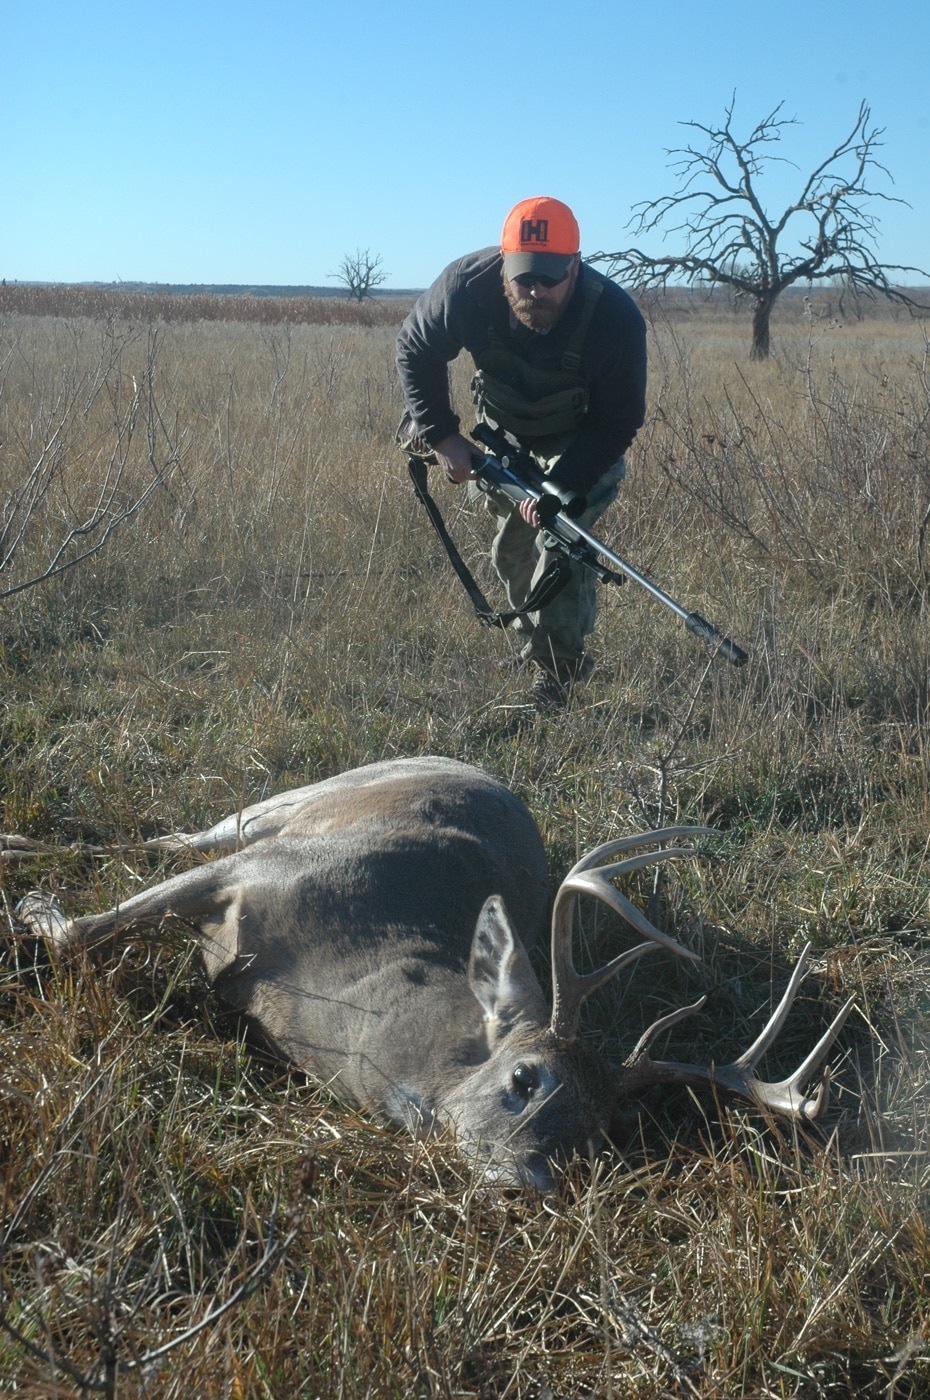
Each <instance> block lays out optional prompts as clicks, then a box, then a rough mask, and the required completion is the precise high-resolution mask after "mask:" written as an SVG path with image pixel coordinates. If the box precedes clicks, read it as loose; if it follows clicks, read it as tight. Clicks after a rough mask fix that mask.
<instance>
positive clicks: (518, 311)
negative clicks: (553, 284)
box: [504, 278, 564, 331]
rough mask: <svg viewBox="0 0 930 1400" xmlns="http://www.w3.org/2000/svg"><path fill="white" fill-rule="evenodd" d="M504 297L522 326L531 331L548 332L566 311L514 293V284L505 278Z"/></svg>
mask: <svg viewBox="0 0 930 1400" xmlns="http://www.w3.org/2000/svg"><path fill="white" fill-rule="evenodd" d="M504 296H505V297H506V298H507V302H508V305H509V306H510V309H511V311H512V312H513V314H514V315H515V316H516V318H517V320H518V321H519V322H520V325H521V326H526V327H527V329H528V330H531V331H547V330H548V329H549V327H550V326H554V325H555V323H556V321H558V319H559V318H560V316H561V315H562V312H563V310H564V307H561V306H546V305H544V304H542V303H541V302H538V301H536V300H535V299H534V298H533V297H531V296H529V295H526V296H520V295H518V293H517V292H515V291H514V288H513V284H512V283H510V282H509V281H508V280H507V279H506V278H504Z"/></svg>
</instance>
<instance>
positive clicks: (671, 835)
mask: <svg viewBox="0 0 930 1400" xmlns="http://www.w3.org/2000/svg"><path fill="white" fill-rule="evenodd" d="M719 835H720V833H719V831H718V830H717V829H716V827H713V826H666V827H662V828H661V829H660V830H657V831H641V832H639V833H638V834H637V835H635V836H618V837H616V839H615V840H613V841H604V842H603V843H602V844H601V845H600V846H595V847H594V850H593V851H588V853H587V855H583V856H582V857H581V860H579V861H578V862H577V863H576V864H575V865H573V866H572V868H571V870H570V871H569V872H568V874H567V875H566V877H565V878H566V880H570V879H571V878H572V876H573V875H577V874H579V873H580V872H581V871H582V870H590V869H591V868H592V866H595V865H597V863H598V861H601V860H606V859H607V857H608V856H615V855H618V854H619V852H620V851H635V850H636V849H637V848H638V847H639V846H653V845H659V844H660V843H661V842H663V841H679V840H681V838H682V837H683V836H686V837H691V836H719ZM675 849H676V851H677V853H678V854H679V855H693V854H694V851H693V850H692V849H691V848H690V847H688V848H685V847H683V846H678V847H676V848H675ZM653 859H655V853H652V854H651V855H650V854H648V853H647V854H646V855H645V856H640V857H638V860H639V862H640V863H639V864H638V865H631V866H629V867H628V868H629V869H631V870H634V869H635V870H641V869H642V867H643V865H648V864H649V862H650V861H651V860H653ZM626 868H627V866H626V862H625V861H623V862H621V863H620V864H619V865H618V866H617V867H616V869H617V871H618V872H619V871H620V870H623V869H626Z"/></svg>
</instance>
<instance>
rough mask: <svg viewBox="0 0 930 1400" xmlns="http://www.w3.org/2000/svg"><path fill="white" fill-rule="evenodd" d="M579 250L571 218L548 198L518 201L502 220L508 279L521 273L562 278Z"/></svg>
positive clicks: (574, 222)
mask: <svg viewBox="0 0 930 1400" xmlns="http://www.w3.org/2000/svg"><path fill="white" fill-rule="evenodd" d="M580 247H581V236H580V234H579V232H578V223H577V221H576V219H575V216H574V214H573V213H572V211H571V210H570V209H569V207H568V205H567V204H563V203H562V202H561V200H558V199H551V198H550V197H549V196H548V195H534V196H533V198H532V199H521V201H520V203H519V204H515V205H514V207H513V208H512V209H511V211H510V213H509V214H508V215H507V217H506V219H505V220H504V229H503V232H502V233H501V252H502V253H503V255H504V272H505V274H506V276H507V277H519V276H520V275H521V274H522V273H524V272H539V273H541V274H542V275H543V276H544V277H563V276H564V275H565V273H566V272H568V269H569V267H570V266H571V261H572V258H573V257H574V256H575V254H576V253H577V252H578V250H579V248H580Z"/></svg>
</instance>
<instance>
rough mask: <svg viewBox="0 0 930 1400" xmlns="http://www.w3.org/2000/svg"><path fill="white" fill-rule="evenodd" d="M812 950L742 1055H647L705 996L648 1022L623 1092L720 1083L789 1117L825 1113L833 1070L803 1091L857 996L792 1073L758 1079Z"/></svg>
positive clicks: (626, 1073) (808, 1117)
mask: <svg viewBox="0 0 930 1400" xmlns="http://www.w3.org/2000/svg"><path fill="white" fill-rule="evenodd" d="M809 951H810V944H808V945H807V947H805V948H804V950H803V951H802V953H801V956H800V958H799V959H798V962H797V964H796V966H795V968H794V970H793V972H792V974H791V977H790V979H789V982H788V986H787V987H786V988H785V992H784V995H783V996H782V998H781V1001H780V1002H779V1003H778V1006H777V1007H776V1008H775V1010H774V1011H773V1012H772V1015H771V1016H770V1017H769V1019H768V1021H767V1022H766V1024H765V1026H764V1027H763V1029H762V1032H761V1034H760V1035H759V1036H757V1038H756V1039H755V1040H754V1041H753V1043H752V1045H750V1047H749V1049H748V1050H744V1051H743V1053H742V1055H740V1056H739V1057H738V1058H737V1059H736V1060H734V1061H733V1063H732V1064H729V1065H689V1064H681V1063H679V1062H678V1061H675V1060H652V1059H650V1058H649V1054H648V1050H649V1046H650V1045H651V1044H652V1042H653V1041H654V1040H655V1038H656V1036H657V1035H659V1034H661V1032H662V1031H664V1030H668V1029H669V1028H670V1027H671V1026H673V1025H674V1024H675V1023H676V1021H679V1020H681V1018H682V1017H683V1016H689V1015H691V1014H692V1013H693V1012H695V1011H698V1010H700V1008H701V1007H702V1006H703V1004H704V999H703V998H702V999H701V1001H699V1002H697V1003H696V1004H695V1005H694V1006H688V1007H684V1008H683V1009H682V1010H681V1011H674V1012H672V1013H671V1014H670V1015H668V1016H663V1017H662V1018H661V1019H660V1020H658V1021H656V1022H655V1024H654V1025H652V1026H650V1027H649V1029H648V1030H647V1031H646V1033H645V1034H644V1035H643V1036H642V1037H641V1039H640V1041H639V1043H638V1045H637V1046H636V1049H635V1050H634V1051H633V1053H632V1055H631V1056H630V1058H629V1059H628V1060H627V1062H626V1064H625V1065H624V1066H623V1081H622V1091H623V1092H624V1093H625V1094H627V1093H632V1092H635V1091H637V1090H638V1089H640V1088H642V1086H643V1085H645V1084H649V1083H660V1084H696V1085H705V1084H712V1085H715V1086H717V1087H718V1088H721V1089H727V1090H729V1091H730V1092H731V1093H734V1094H739V1095H740V1096H741V1097H743V1098H745V1099H749V1100H750V1101H751V1102H752V1103H755V1104H758V1105H759V1107H760V1108H767V1109H770V1110H771V1111H772V1112H773V1113H779V1114H781V1115H782V1116H784V1117H786V1118H794V1119H805V1120H807V1121H808V1122H813V1121H815V1120H816V1119H817V1118H819V1117H821V1115H822V1114H823V1112H824V1111H825V1109H826V1107H827V1103H828V1102H829V1095H830V1074H829V1071H828V1070H824V1072H823V1074H822V1075H821V1078H820V1083H819V1084H818V1086H817V1089H816V1091H815V1092H814V1093H813V1094H812V1095H805V1094H804V1092H803V1087H804V1085H805V1083H806V1082H807V1081H808V1080H809V1079H810V1076H811V1074H812V1073H813V1071H814V1070H815V1069H816V1068H817V1066H818V1065H819V1064H820V1063H821V1061H822V1060H823V1058H824V1056H825V1055H826V1053H827V1051H828V1050H829V1049H830V1047H831V1045H832V1044H833V1042H834V1041H835V1040H836V1038H837V1036H838V1035H839V1033H840V1031H841V1030H842V1028H843V1025H844V1024H845V1021H846V1018H847V1016H848V1015H849V1013H850V1011H851V1010H852V1007H853V1005H854V998H852V997H850V998H849V1000H848V1001H847V1002H846V1004H845V1005H844V1006H842V1007H841V1008H840V1010H839V1012H838V1013H837V1015H836V1016H835V1017H834V1018H833V1020H832V1022H831V1023H830V1025H829V1026H828V1027H827V1029H826V1030H825V1031H824V1033H823V1035H822V1036H821V1037H820V1039H819V1040H818V1041H817V1044H816V1045H815V1046H814V1048H813V1049H812V1050H811V1051H810V1052H809V1054H808V1055H807V1056H806V1057H805V1059H804V1060H803V1062H802V1063H801V1064H800V1065H799V1066H798V1068H797V1069H796V1070H795V1071H794V1073H793V1074H790V1075H788V1077H787V1079H782V1080H779V1081H778V1082H777V1083H768V1082H767V1081H765V1080H763V1079H759V1078H758V1077H757V1075H756V1074H755V1068H756V1065H757V1064H758V1063H759V1060H760V1059H761V1058H762V1056H763V1055H764V1054H765V1052H766V1051H767V1050H768V1049H769V1048H770V1047H771V1046H772V1045H773V1044H774V1042H775V1040H776V1038H777V1036H778V1034H779V1032H780V1031H781V1028H782V1026H783V1025H784V1023H785V1019H786V1017H787V1015H788V1012H789V1011H790V1009H791V1006H792V1004H793V1002H794V999H795V997H796V996H797V991H798V987H799V986H800V983H801V979H802V978H803V976H804V973H805V971H806V968H807V955H808V952H809Z"/></svg>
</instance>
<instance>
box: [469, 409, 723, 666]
mask: <svg viewBox="0 0 930 1400" xmlns="http://www.w3.org/2000/svg"><path fill="white" fill-rule="evenodd" d="M471 436H472V437H473V438H474V439H475V441H476V442H478V443H480V444H481V446H482V447H484V448H485V449H486V451H484V452H476V453H474V454H473V455H472V466H473V467H474V471H475V483H476V485H477V486H478V487H479V489H480V490H483V491H489V490H492V489H493V490H494V491H495V492H496V493H497V494H499V495H503V496H505V497H506V498H507V499H508V500H511V501H513V503H514V505H519V504H520V503H521V501H526V500H532V501H534V502H535V504H536V513H537V515H538V516H539V520H540V523H541V526H542V529H543V530H544V531H545V534H546V547H547V549H549V550H550V551H553V552H556V553H561V554H563V555H565V556H567V558H569V559H571V560H573V561H574V562H575V563H577V564H580V565H581V566H582V567H583V568H585V569H588V570H590V572H591V573H593V574H595V575H596V577H597V578H599V579H600V581H601V582H602V583H614V584H621V583H623V582H625V580H626V579H632V581H633V582H634V583H638V584H639V585H640V586H641V587H642V588H645V589H646V591H647V593H651V594H652V596H653V598H655V599H657V600H658V602H660V603H663V604H664V605H665V607H667V608H670V609H671V611H672V612H673V613H676V614H677V615H678V617H680V618H681V620H682V622H684V624H685V627H686V628H687V629H688V631H689V632H691V633H692V635H693V636H695V637H697V638H698V639H699V640H700V641H702V642H705V643H706V644H707V645H708V646H709V647H711V648H712V649H713V650H714V651H718V652H719V653H720V655H721V656H723V657H724V658H725V659H726V660H727V661H729V662H731V664H732V665H734V666H743V665H745V663H746V662H747V661H748V660H749V657H748V654H747V653H746V652H745V651H743V648H742V647H740V646H737V644H736V642H734V641H731V639H730V638H729V637H725V636H724V635H723V633H722V632H721V631H719V629H718V628H716V627H715V626H714V625H713V623H712V622H708V621H707V618H706V617H702V616H701V614H700V613H697V612H689V611H688V609H687V608H684V607H682V606H681V604H680V603H676V602H675V599H674V598H672V597H670V596H669V595H668V593H666V592H665V591H664V590H663V589H661V588H659V587H658V585H657V584H655V583H653V582H652V581H651V579H648V578H647V577H646V576H645V574H641V573H640V571H639V570H638V569H635V568H634V567H633V565H632V564H628V563H627V561H626V560H625V559H621V558H620V555H619V554H615V553H614V551H613V550H612V549H609V548H608V547H607V545H606V544H604V543H603V542H602V541H601V540H599V539H598V538H597V536H596V535H592V534H591V532H590V531H589V530H586V529H585V528H584V527H583V526H582V525H579V524H578V523H577V517H578V516H579V515H581V514H582V513H583V512H584V509H585V499H584V497H583V496H577V495H574V494H573V493H572V492H570V491H565V490H564V489H562V488H560V487H559V486H558V485H557V484H556V483H555V482H553V481H550V479H549V478H548V477H547V476H545V475H544V474H543V473H542V472H541V471H540V470H539V468H538V467H537V466H536V463H535V462H534V461H533V459H532V458H531V457H530V456H529V455H528V454H527V453H525V452H518V451H517V450H516V449H515V448H513V447H512V446H511V445H510V443H509V442H508V440H507V438H506V437H505V435H504V434H503V433H502V432H501V431H500V430H499V429H495V428H492V427H490V426H489V425H488V424H487V423H478V424H477V425H476V426H475V427H474V428H473V429H472V433H471Z"/></svg>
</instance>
